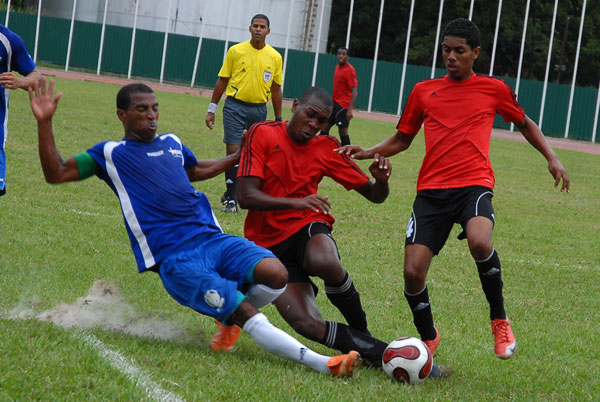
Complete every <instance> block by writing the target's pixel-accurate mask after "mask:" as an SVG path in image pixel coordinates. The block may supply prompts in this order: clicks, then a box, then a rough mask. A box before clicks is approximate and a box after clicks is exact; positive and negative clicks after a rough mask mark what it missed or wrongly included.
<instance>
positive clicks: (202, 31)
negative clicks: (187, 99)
mask: <svg viewBox="0 0 600 402" xmlns="http://www.w3.org/2000/svg"><path fill="white" fill-rule="evenodd" d="M203 35H204V18H201V20H200V37H199V38H198V47H197V48H196V58H195V59H194V70H193V71H192V81H191V82H190V88H193V87H194V82H196V73H197V72H198V60H200V49H201V48H202V37H203Z"/></svg>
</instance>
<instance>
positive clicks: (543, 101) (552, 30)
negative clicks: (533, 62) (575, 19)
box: [538, 0, 558, 130]
mask: <svg viewBox="0 0 600 402" xmlns="http://www.w3.org/2000/svg"><path fill="white" fill-rule="evenodd" d="M557 10H558V0H554V12H553V15H552V29H551V31H550V43H549V44H548V57H547V59H546V74H545V76H544V87H543V89H542V104H541V106H540V121H539V123H538V125H539V127H540V130H541V129H542V123H543V122H544V106H545V105H546V90H547V88H548V74H549V72H550V61H551V59H552V43H553V42H554V28H555V27H556V11H557Z"/></svg>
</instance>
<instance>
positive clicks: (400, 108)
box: [396, 0, 415, 116]
mask: <svg viewBox="0 0 600 402" xmlns="http://www.w3.org/2000/svg"><path fill="white" fill-rule="evenodd" d="M414 9H415V0H411V2H410V13H409V16H408V31H407V32H406V44H405V45H404V61H403V62H402V77H401V78H400V94H399V95H398V110H397V112H396V114H397V115H398V116H400V113H401V112H402V97H403V96H404V79H405V77H406V63H407V61H408V49H409V46H410V33H411V30H412V21H413V11H414Z"/></svg>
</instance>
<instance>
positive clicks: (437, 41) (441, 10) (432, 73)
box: [429, 0, 444, 78]
mask: <svg viewBox="0 0 600 402" xmlns="http://www.w3.org/2000/svg"><path fill="white" fill-rule="evenodd" d="M443 13H444V0H440V11H439V12H438V22H437V29H436V31H435V45H434V46H433V63H431V76H430V77H429V78H433V77H434V75H435V65H436V63H437V54H438V44H439V43H440V42H439V40H440V28H441V26H442V14H443Z"/></svg>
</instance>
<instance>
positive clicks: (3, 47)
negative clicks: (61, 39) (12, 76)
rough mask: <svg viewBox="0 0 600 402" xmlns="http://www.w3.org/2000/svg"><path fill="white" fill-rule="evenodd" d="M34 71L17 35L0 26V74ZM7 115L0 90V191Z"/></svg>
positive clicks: (3, 180) (3, 165)
mask: <svg viewBox="0 0 600 402" xmlns="http://www.w3.org/2000/svg"><path fill="white" fill-rule="evenodd" d="M34 69H35V63H34V62H33V60H32V59H31V56H29V53H27V49H26V48H25V43H24V42H23V39H21V38H20V37H19V35H17V34H15V33H14V32H12V31H11V30H10V29H8V28H6V27H5V26H4V25H0V74H1V73H6V72H9V71H13V70H14V71H16V72H18V73H19V74H21V75H27V74H29V73H30V72H32V71H33V70H34ZM7 114H8V90H4V89H2V88H0V190H3V189H4V185H5V176H6V156H5V154H4V145H5V144H6V116H7Z"/></svg>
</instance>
